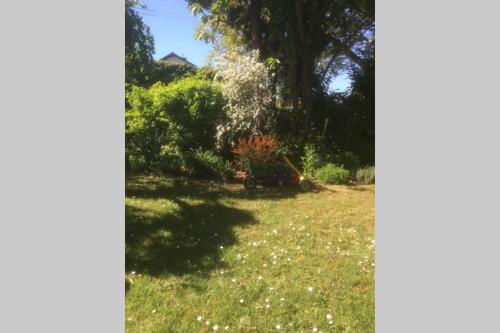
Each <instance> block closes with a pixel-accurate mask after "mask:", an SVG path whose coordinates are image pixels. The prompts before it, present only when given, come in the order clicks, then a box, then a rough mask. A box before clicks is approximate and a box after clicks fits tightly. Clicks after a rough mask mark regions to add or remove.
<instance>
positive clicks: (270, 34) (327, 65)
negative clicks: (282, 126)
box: [187, 0, 374, 134]
mask: <svg viewBox="0 0 500 333" xmlns="http://www.w3.org/2000/svg"><path fill="white" fill-rule="evenodd" d="M187 1H188V3H189V4H190V8H191V11H192V12H193V13H194V14H201V15H202V22H204V24H205V25H207V26H209V27H210V29H207V31H209V32H211V33H212V34H217V33H219V34H224V33H225V29H226V31H227V28H230V29H233V30H234V31H236V32H237V35H238V36H239V41H241V42H242V43H243V44H244V45H245V46H246V47H247V48H248V49H258V50H259V51H260V54H261V56H262V58H263V59H267V58H273V59H277V60H279V62H278V63H279V64H280V65H279V68H278V70H277V73H278V77H277V80H276V84H277V85H278V86H279V87H281V91H282V92H283V94H284V97H285V98H286V101H287V102H288V104H289V105H290V106H291V108H292V109H293V110H294V112H298V111H303V120H304V121H303V124H304V126H303V129H304V130H305V134H307V133H308V131H309V126H310V122H311V115H312V113H313V110H314V97H315V94H317V93H321V92H322V91H321V90H322V89H325V87H326V86H327V84H325V83H324V82H323V81H324V80H325V79H327V78H329V77H330V76H329V75H327V74H328V73H329V72H330V71H332V70H335V65H337V66H338V65H339V64H340V65H344V66H348V65H349V64H354V65H355V66H357V67H359V68H363V67H365V66H366V64H367V62H366V55H367V50H369V49H370V45H371V44H370V41H371V40H373V35H374V1H373V0H336V1H332V0H248V1H230V0H187ZM372 44H373V43H372Z"/></svg>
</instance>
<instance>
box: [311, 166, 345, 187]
mask: <svg viewBox="0 0 500 333" xmlns="http://www.w3.org/2000/svg"><path fill="white" fill-rule="evenodd" d="M349 175H350V173H349V170H347V169H345V168H344V167H342V166H338V165H335V164H332V163H328V164H327V165H325V166H324V167H322V168H320V169H318V170H317V171H316V178H317V179H318V180H319V181H320V182H323V183H327V184H345V183H347V182H348V181H349Z"/></svg>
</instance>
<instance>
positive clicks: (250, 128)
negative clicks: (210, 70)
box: [215, 48, 275, 151]
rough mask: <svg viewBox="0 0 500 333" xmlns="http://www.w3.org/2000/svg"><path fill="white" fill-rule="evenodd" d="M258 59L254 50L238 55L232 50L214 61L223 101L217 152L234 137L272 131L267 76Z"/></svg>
mask: <svg viewBox="0 0 500 333" xmlns="http://www.w3.org/2000/svg"><path fill="white" fill-rule="evenodd" d="M259 58H260V56H259V51H258V50H254V51H251V52H249V53H243V54H242V53H241V52H240V51H238V50H236V49H234V48H228V49H227V50H226V51H225V52H224V53H222V54H220V55H219V56H218V57H216V58H215V73H216V74H215V79H216V80H218V81H219V82H220V84H221V87H222V93H223V95H224V97H225V99H226V105H225V108H224V114H223V117H222V118H221V121H220V123H219V125H218V126H217V147H218V149H219V150H221V151H222V150H224V149H225V148H226V147H228V146H229V145H230V144H231V145H232V144H233V143H234V140H235V139H236V138H238V137H241V136H247V135H250V134H260V133H265V132H267V133H269V130H270V129H271V128H272V127H273V121H274V120H273V118H274V116H275V110H274V109H273V108H272V107H271V105H272V101H273V93H272V92H273V86H272V82H271V73H270V71H269V66H267V65H266V64H265V63H263V62H261V61H260V60H259Z"/></svg>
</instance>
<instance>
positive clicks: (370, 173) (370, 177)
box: [356, 167, 375, 184]
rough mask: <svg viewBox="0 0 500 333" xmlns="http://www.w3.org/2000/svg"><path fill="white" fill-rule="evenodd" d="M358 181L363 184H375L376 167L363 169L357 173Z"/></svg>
mask: <svg viewBox="0 0 500 333" xmlns="http://www.w3.org/2000/svg"><path fill="white" fill-rule="evenodd" d="M356 180H357V181H358V182H360V183H363V184H373V183H375V167H366V168H361V169H359V170H358V171H357V172H356Z"/></svg>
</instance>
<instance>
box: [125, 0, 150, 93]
mask: <svg viewBox="0 0 500 333" xmlns="http://www.w3.org/2000/svg"><path fill="white" fill-rule="evenodd" d="M138 6H144V5H143V4H142V3H141V2H139V1H138V0H125V82H126V83H131V84H136V85H144V84H145V83H146V82H147V81H148V76H149V75H150V72H151V69H152V66H153V52H154V40H153V36H152V35H151V33H150V31H149V27H148V26H147V25H146V24H144V22H143V21H142V18H141V16H140V15H139V14H138V13H137V12H136V11H135V10H134V8H136V7H138Z"/></svg>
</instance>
